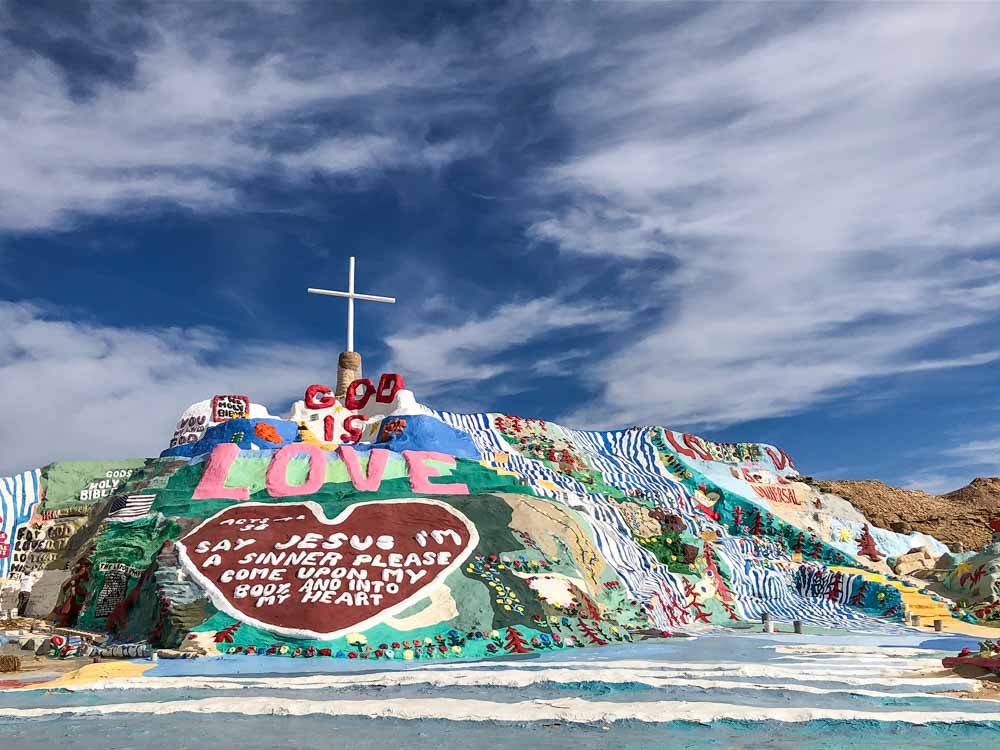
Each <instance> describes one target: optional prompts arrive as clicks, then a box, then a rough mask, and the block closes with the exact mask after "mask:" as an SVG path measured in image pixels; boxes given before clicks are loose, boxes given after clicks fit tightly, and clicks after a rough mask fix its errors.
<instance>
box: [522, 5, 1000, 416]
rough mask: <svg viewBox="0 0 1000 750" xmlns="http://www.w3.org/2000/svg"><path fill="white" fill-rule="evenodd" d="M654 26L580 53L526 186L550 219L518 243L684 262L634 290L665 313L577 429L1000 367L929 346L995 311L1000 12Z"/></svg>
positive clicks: (777, 404) (998, 285) (766, 11)
mask: <svg viewBox="0 0 1000 750" xmlns="http://www.w3.org/2000/svg"><path fill="white" fill-rule="evenodd" d="M647 15H648V9H644V10H642V11H641V12H638V13H634V14H633V15H632V17H630V16H629V14H617V13H609V14H608V17H607V18H606V19H605V20H606V21H607V24H608V32H607V34H606V35H605V38H607V39H612V40H615V41H614V44H613V45H612V44H611V43H609V44H608V45H607V46H604V45H602V43H601V41H600V40H596V41H594V42H593V43H592V45H591V47H590V48H589V49H588V52H587V54H583V55H577V56H575V57H574V58H573V61H574V63H576V64H577V65H578V66H579V70H578V71H576V72H575V74H574V75H571V76H568V77H569V78H570V81H569V82H568V83H567V84H566V85H565V86H564V88H563V89H562V90H561V92H560V94H559V95H558V97H557V107H556V111H557V113H558V114H559V115H560V116H561V117H562V121H563V123H564V125H565V127H566V128H567V129H568V131H569V132H570V133H572V142H573V144H574V145H573V149H572V152H571V153H570V155H569V156H568V157H567V158H565V159H562V160H560V162H559V163H558V164H555V165H553V166H550V167H549V168H547V169H546V170H545V171H544V173H543V174H541V175H539V176H538V179H537V186H538V190H539V195H540V196H542V195H544V196H546V199H547V200H548V201H549V203H550V205H551V206H552V208H551V209H550V210H549V211H548V212H547V213H546V214H545V215H543V216H540V217H538V218H537V220H536V221H535V222H534V223H533V224H532V226H531V228H530V230H529V234H530V236H531V237H533V238H534V239H536V240H538V241H548V242H553V243H556V244H557V245H558V246H559V248H560V249H561V250H562V251H563V252H564V253H570V254H586V255H590V256H595V257H605V258H615V259H616V262H617V263H618V264H619V265H624V266H635V267H639V268H641V267H642V266H643V264H644V263H647V262H649V261H650V260H652V259H656V258H664V257H669V258H671V259H673V261H674V262H675V263H676V266H677V268H676V271H675V272H673V273H670V274H667V275H660V276H659V278H650V277H646V279H645V283H643V281H644V279H643V277H642V276H641V275H639V276H638V277H637V280H638V281H637V283H638V287H637V288H636V289H635V290H634V292H633V293H634V294H643V293H645V294H647V295H650V296H653V297H655V298H660V299H662V300H663V306H664V307H663V309H664V314H663V315H662V317H660V318H659V319H657V320H652V321H650V322H649V323H648V324H647V325H646V326H645V327H644V328H643V329H641V330H637V331H635V333H634V335H633V336H632V337H631V338H630V339H629V340H628V342H627V343H626V345H625V346H624V347H623V348H622V349H621V350H620V351H618V352H617V353H616V355H615V356H616V359H619V360H621V361H627V362H629V363H630V370H629V372H628V373H627V374H622V373H620V372H619V370H618V369H617V368H611V367H608V366H607V365H606V363H603V362H598V363H596V364H595V366H594V367H593V369H592V370H591V371H590V373H589V377H590V379H591V381H592V383H593V385H594V387H595V388H596V389H597V390H598V392H599V394H600V396H599V398H598V399H596V400H595V401H594V402H593V403H592V404H591V405H588V406H587V407H585V408H581V409H577V410H575V411H574V412H573V413H572V414H570V415H569V419H571V420H573V421H575V422H577V423H581V424H590V425H595V424H608V425H610V424H624V423H627V422H631V421H635V420H646V421H649V420H652V419H658V420H667V421H670V422H672V423H675V424H677V423H682V424H702V425H712V424H723V423H734V422H739V421H742V420H749V419H754V418H759V417H771V416H777V415H784V414H790V413H794V412H796V411H799V410H802V409H805V408H807V407H809V406H810V405H813V404H816V403H817V402H818V401H821V400H823V399H825V398H829V397H830V396H833V395H841V394H843V393H845V391H846V390H847V389H850V388H852V387H854V386H856V385H857V384H858V383H859V382H860V381H861V380H863V379H864V378H869V377H873V376H881V375H890V374H895V373H902V372H914V371H922V370H931V369H943V368H949V367H965V366H976V365H981V364H984V363H988V362H993V361H995V360H996V358H997V354H996V352H995V351H993V350H992V349H995V348H996V347H995V345H994V346H993V347H991V349H990V350H985V351H983V350H974V351H971V352H970V351H962V350H961V348H958V350H957V351H958V353H957V354H953V355H947V356H930V357H928V356H927V354H926V351H924V350H925V348H926V346H927V345H929V344H931V343H932V342H938V341H940V340H941V339H942V337H945V336H947V335H949V334H952V335H954V334H956V332H958V331H959V330H960V329H962V328H963V327H965V326H970V325H973V324H976V323H981V322H983V321H985V320H988V319H991V318H993V317H995V315H996V312H995V311H996V310H997V309H998V305H1000V270H998V269H997V267H996V264H995V258H991V259H986V260H984V253H992V249H994V248H995V246H996V245H997V244H998V243H1000V212H998V210H997V206H998V205H1000V186H998V183H997V181H996V180H995V178H994V177H993V175H995V174H996V173H997V171H998V169H1000V157H998V154H1000V149H998V146H1000V143H998V141H1000V134H998V132H997V130H996V128H995V127H993V125H992V124H991V123H995V122H996V121H997V120H998V119H1000V99H998V98H997V97H996V96H994V95H993V93H994V92H995V91H996V89H997V86H998V84H1000V58H998V57H997V55H995V54H994V53H993V52H992V50H993V48H994V45H995V39H996V36H997V34H998V33H1000V13H998V12H997V9H996V7H995V6H990V5H975V6H969V5H961V6H956V5H947V4H943V5H942V4H938V5H910V4H892V5H885V4H882V5H874V6H873V5H864V6H858V5H847V4H843V5H834V6H823V7H814V8H813V9H812V10H809V9H808V8H805V7H804V6H788V5H786V4H780V5H772V6H761V5H741V4H729V5H724V6H721V7H720V6H713V7H711V8H706V9H705V11H704V12H700V13H697V14H696V15H694V16H693V17H690V18H687V19H685V20H682V21H681V22H679V23H676V24H673V25H670V24H656V23H651V22H650V20H649V18H648V17H647ZM637 19H638V21H639V22H641V25H640V23H637ZM622 25H626V26H628V28H629V33H627V34H625V39H624V41H623V40H622V34H621V33H620V31H619V32H616V28H620V27H621V26H622ZM916 50H919V53H917V52H916ZM553 195H555V196H559V197H561V199H562V200H561V204H560V201H558V200H553V198H552V196H553Z"/></svg>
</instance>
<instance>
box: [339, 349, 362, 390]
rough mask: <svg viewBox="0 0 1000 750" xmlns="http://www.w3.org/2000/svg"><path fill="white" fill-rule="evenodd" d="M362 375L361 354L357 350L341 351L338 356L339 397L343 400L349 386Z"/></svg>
mask: <svg viewBox="0 0 1000 750" xmlns="http://www.w3.org/2000/svg"><path fill="white" fill-rule="evenodd" d="M361 377H362V375H361V355H360V354H358V353H357V352H341V353H340V357H338V358H337V393H336V396H337V398H339V399H340V400H341V401H343V400H344V396H346V395H347V386H349V385H350V384H351V383H353V382H354V381H355V380H357V379H359V378H361Z"/></svg>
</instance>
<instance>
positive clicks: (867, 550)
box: [855, 524, 882, 562]
mask: <svg viewBox="0 0 1000 750" xmlns="http://www.w3.org/2000/svg"><path fill="white" fill-rule="evenodd" d="M855 541H856V542H857V544H858V554H859V555H864V556H865V557H867V558H868V559H869V560H871V561H872V562H878V561H879V560H881V559H882V555H880V554H879V551H878V548H876V546H875V537H873V536H872V532H871V529H869V528H868V524H865V527H864V528H863V529H862V530H861V536H859V537H858V538H857V539H856V540H855Z"/></svg>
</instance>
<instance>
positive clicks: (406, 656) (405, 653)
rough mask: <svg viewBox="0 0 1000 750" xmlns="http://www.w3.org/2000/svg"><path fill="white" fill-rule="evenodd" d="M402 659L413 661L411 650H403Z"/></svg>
mask: <svg viewBox="0 0 1000 750" xmlns="http://www.w3.org/2000/svg"><path fill="white" fill-rule="evenodd" d="M403 658H404V659H406V661H411V660H412V659H413V649H412V648H407V649H403Z"/></svg>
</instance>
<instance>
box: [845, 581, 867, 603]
mask: <svg viewBox="0 0 1000 750" xmlns="http://www.w3.org/2000/svg"><path fill="white" fill-rule="evenodd" d="M867 593H868V581H861V585H860V586H859V587H858V590H857V591H856V592H855V594H854V596H852V597H851V598H850V601H848V602H847V603H848V604H850V605H851V606H852V607H863V606H864V605H865V594H867Z"/></svg>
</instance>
